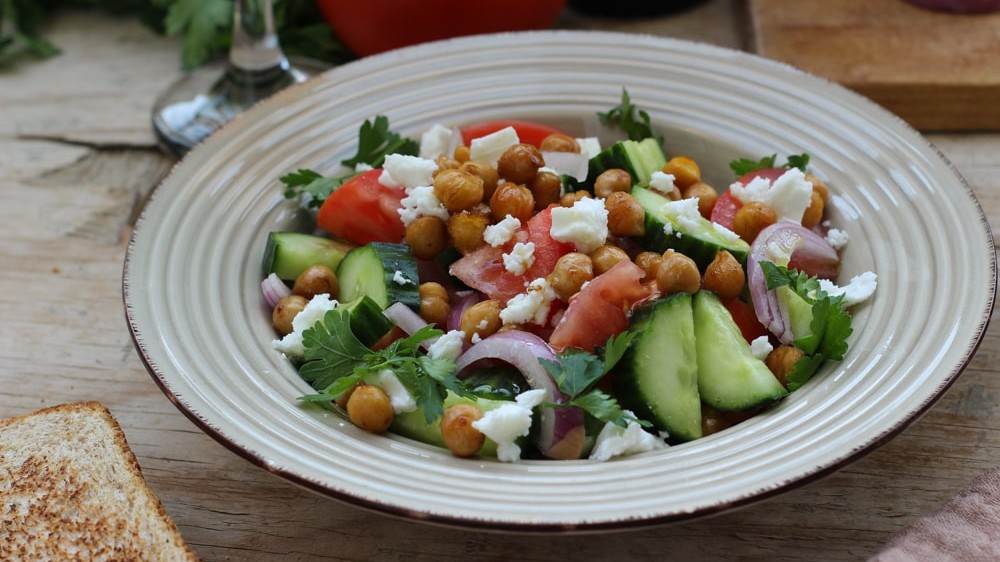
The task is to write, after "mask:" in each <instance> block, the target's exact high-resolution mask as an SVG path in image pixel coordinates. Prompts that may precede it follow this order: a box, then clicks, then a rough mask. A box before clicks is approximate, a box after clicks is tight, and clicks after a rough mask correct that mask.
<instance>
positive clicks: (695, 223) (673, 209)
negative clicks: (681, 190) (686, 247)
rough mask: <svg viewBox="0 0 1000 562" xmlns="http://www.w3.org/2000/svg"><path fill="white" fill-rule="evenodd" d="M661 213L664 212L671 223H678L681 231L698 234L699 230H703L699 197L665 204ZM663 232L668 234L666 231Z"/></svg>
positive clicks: (661, 208)
mask: <svg viewBox="0 0 1000 562" xmlns="http://www.w3.org/2000/svg"><path fill="white" fill-rule="evenodd" d="M660 212H662V213H663V214H664V216H666V218H667V219H668V220H669V221H670V222H672V223H676V225H677V227H678V228H679V230H685V231H687V232H689V233H691V232H696V231H697V230H698V229H699V228H701V220H702V216H701V211H699V210H698V198H697V197H689V198H687V199H679V200H677V201H671V202H669V203H664V204H663V206H662V207H660ZM663 231H664V232H666V229H664V230H663ZM673 231H674V229H673V227H671V232H673ZM667 234H669V233H667ZM678 234H679V233H678Z"/></svg>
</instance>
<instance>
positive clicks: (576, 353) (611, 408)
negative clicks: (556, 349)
mask: <svg viewBox="0 0 1000 562" xmlns="http://www.w3.org/2000/svg"><path fill="white" fill-rule="evenodd" d="M634 337H635V333H633V332H624V333H622V334H619V335H618V336H617V337H614V336H612V337H610V338H608V342H607V344H605V346H604V349H603V350H599V352H600V354H599V355H597V354H593V353H590V352H587V351H583V350H580V349H568V350H566V351H564V352H563V353H561V354H560V355H559V359H558V360H557V361H551V360H548V359H541V360H540V362H541V364H542V366H543V367H545V370H546V371H548V372H549V374H551V375H552V378H553V379H554V380H555V382H556V385H557V386H558V387H559V390H560V391H562V393H563V394H566V395H567V396H568V397H569V401H568V402H567V403H566V405H569V406H576V407H578V408H580V409H582V410H583V411H585V412H587V413H588V414H590V415H591V416H593V417H595V418H597V419H599V420H601V421H602V422H606V423H613V424H615V425H618V426H621V427H628V424H629V422H636V423H639V424H640V425H642V426H643V427H649V426H650V423H649V422H647V421H645V420H640V419H638V418H636V417H635V416H634V415H631V414H630V413H629V412H626V411H625V410H623V409H622V407H621V406H620V405H619V404H618V401H617V400H615V399H614V398H612V397H611V396H609V395H608V394H606V393H604V392H602V391H601V390H598V389H596V388H594V386H595V385H596V384H597V381H599V380H600V379H601V377H603V376H604V375H606V374H608V372H609V371H610V370H611V369H612V368H614V366H615V364H616V363H618V361H619V360H620V359H621V358H622V356H623V355H624V354H625V351H626V350H627V349H628V346H629V343H631V341H632V338H634Z"/></svg>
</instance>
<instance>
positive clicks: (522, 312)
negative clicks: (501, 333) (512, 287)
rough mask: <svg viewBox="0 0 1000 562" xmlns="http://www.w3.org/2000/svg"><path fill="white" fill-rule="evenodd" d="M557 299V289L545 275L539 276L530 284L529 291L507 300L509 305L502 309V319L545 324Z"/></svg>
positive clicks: (509, 321)
mask: <svg viewBox="0 0 1000 562" xmlns="http://www.w3.org/2000/svg"><path fill="white" fill-rule="evenodd" d="M555 299H556V292H555V290H553V289H552V286H551V285H549V282H548V281H546V280H545V278H544V277H539V278H538V279H535V280H534V281H532V282H531V283H530V284H528V290H527V292H524V293H521V294H520V295H514V297H512V298H511V299H510V300H508V301H507V306H506V307H505V308H504V309H503V310H501V311H500V320H501V321H502V322H503V323H504V324H529V323H531V324H538V325H539V326H544V325H545V321H546V320H547V319H548V317H549V310H550V309H551V305H552V301H553V300H555Z"/></svg>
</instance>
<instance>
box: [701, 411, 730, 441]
mask: <svg viewBox="0 0 1000 562" xmlns="http://www.w3.org/2000/svg"><path fill="white" fill-rule="evenodd" d="M731 425H732V423H731V422H730V421H729V418H727V417H726V416H725V415H723V414H722V412H720V411H718V410H716V409H715V408H713V407H711V406H709V405H708V404H702V405H701V434H702V436H705V435H711V434H713V433H718V432H720V431H722V430H723V429H726V428H727V427H729V426H731Z"/></svg>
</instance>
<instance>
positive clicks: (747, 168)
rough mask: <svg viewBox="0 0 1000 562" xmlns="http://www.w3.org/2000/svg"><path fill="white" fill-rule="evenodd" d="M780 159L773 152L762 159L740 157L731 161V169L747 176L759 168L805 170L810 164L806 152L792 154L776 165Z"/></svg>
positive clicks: (738, 174) (735, 172)
mask: <svg viewBox="0 0 1000 562" xmlns="http://www.w3.org/2000/svg"><path fill="white" fill-rule="evenodd" d="M777 160H778V155H777V154H772V155H770V156H765V157H763V158H761V159H760V160H751V159H749V158H740V159H738V160H733V161H732V162H730V163H729V169H731V170H732V171H733V173H734V174H736V175H737V176H739V177H742V176H745V175H747V174H749V173H750V172H756V171H758V170H768V169H770V168H775V167H780V168H798V169H800V170H802V171H803V172H805V171H806V168H807V167H808V166H809V155H808V154H806V153H802V154H792V155H791V156H789V157H788V160H787V161H786V162H785V163H784V164H783V165H781V166H775V162H777Z"/></svg>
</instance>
